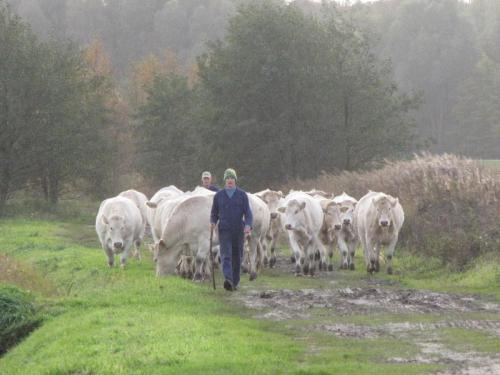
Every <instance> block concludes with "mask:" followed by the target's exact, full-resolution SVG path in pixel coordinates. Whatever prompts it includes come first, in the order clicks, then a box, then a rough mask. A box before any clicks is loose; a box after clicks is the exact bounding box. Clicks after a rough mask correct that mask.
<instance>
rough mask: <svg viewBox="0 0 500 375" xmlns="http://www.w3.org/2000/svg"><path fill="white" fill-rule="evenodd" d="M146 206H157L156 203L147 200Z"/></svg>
mask: <svg viewBox="0 0 500 375" xmlns="http://www.w3.org/2000/svg"><path fill="white" fill-rule="evenodd" d="M146 206H148V207H149V208H156V207H158V203H155V202H151V201H147V202H146Z"/></svg>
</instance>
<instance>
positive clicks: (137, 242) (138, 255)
mask: <svg viewBox="0 0 500 375" xmlns="http://www.w3.org/2000/svg"><path fill="white" fill-rule="evenodd" d="M140 246H141V240H140V239H138V240H135V241H134V256H135V257H136V258H137V259H138V260H142V258H141V251H140V250H139V248H140Z"/></svg>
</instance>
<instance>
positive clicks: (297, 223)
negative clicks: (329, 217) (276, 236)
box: [278, 199, 306, 231]
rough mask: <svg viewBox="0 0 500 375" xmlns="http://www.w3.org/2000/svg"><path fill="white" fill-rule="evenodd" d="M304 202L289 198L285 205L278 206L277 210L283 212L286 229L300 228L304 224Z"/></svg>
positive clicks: (295, 229)
mask: <svg viewBox="0 0 500 375" xmlns="http://www.w3.org/2000/svg"><path fill="white" fill-rule="evenodd" d="M305 207H306V202H299V201H297V200H296V199H292V200H290V201H289V202H288V203H287V205H286V206H284V207H279V208H278V212H281V213H284V214H285V229H286V230H294V231H297V230H302V229H303V228H304V227H305V225H306V222H305V216H304V208H305Z"/></svg>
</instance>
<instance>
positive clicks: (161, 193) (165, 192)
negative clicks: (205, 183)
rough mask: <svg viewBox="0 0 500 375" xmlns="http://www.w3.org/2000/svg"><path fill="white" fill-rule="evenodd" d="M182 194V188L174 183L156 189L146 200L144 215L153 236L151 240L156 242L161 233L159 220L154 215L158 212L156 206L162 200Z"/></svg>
mask: <svg viewBox="0 0 500 375" xmlns="http://www.w3.org/2000/svg"><path fill="white" fill-rule="evenodd" d="M182 194H184V192H183V191H182V190H179V189H178V188H177V187H175V186H174V185H170V186H167V187H164V188H162V189H160V190H158V191H157V192H156V193H155V194H154V195H153V196H152V197H151V199H150V200H149V201H147V202H146V206H147V208H146V217H147V221H148V223H149V226H150V228H151V235H152V236H153V241H154V242H155V243H156V242H158V241H159V240H160V235H161V225H158V224H159V223H160V222H159V221H157V220H156V215H157V214H158V213H159V210H157V207H158V206H159V205H160V203H162V202H166V201H168V200H170V199H173V198H175V197H179V196H180V195H182Z"/></svg>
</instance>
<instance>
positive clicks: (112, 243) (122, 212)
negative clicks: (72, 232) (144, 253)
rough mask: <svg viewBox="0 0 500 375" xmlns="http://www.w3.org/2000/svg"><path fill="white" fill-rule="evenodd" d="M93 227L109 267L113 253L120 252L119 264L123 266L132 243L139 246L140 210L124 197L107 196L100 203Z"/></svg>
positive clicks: (140, 236) (112, 262)
mask: <svg viewBox="0 0 500 375" xmlns="http://www.w3.org/2000/svg"><path fill="white" fill-rule="evenodd" d="M95 228H96V232H97V235H98V236H99V240H100V241H101V245H102V248H103V249H104V251H105V252H106V255H107V256H108V265H109V266H110V267H112V266H113V265H114V256H115V254H121V257H120V264H121V267H122V268H124V267H125V263H126V262H127V257H128V253H129V250H130V248H131V247H132V244H134V245H135V246H137V247H139V246H140V244H141V241H142V236H143V235H144V226H143V225H142V218H141V212H140V211H139V209H138V208H137V206H136V205H135V203H134V202H133V201H131V200H130V199H128V198H125V197H114V198H109V199H106V200H105V201H103V202H102V203H101V206H100V207H99V211H98V213H97V217H96V223H95Z"/></svg>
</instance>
